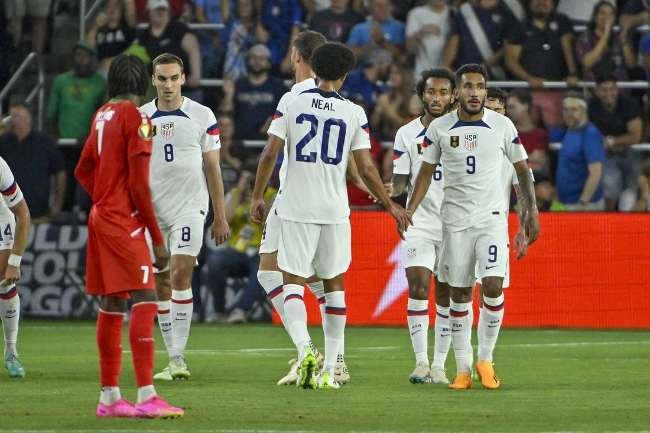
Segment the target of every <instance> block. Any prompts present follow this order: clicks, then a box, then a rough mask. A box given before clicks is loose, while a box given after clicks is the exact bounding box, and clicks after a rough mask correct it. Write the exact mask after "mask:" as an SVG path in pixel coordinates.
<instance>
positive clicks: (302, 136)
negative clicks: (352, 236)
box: [268, 88, 370, 224]
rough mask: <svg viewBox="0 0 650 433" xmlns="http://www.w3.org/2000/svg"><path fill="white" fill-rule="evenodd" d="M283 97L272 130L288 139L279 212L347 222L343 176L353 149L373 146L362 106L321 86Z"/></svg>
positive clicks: (285, 215)
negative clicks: (320, 87) (282, 102)
mask: <svg viewBox="0 0 650 433" xmlns="http://www.w3.org/2000/svg"><path fill="white" fill-rule="evenodd" d="M283 99H285V98H283ZM284 102H285V104H283V106H278V110H277V112H276V114H275V116H274V120H273V122H272V123H271V126H270V127H269V131H268V133H269V134H272V135H274V136H276V137H278V138H280V139H282V140H285V141H286V153H285V158H286V174H285V178H284V179H283V182H282V189H281V191H280V192H279V193H278V195H279V197H280V200H279V202H278V207H277V212H278V215H279V216H280V218H282V219H285V220H290V221H296V222H303V223H312V224H341V223H345V222H346V221H347V220H348V217H349V215H350V207H349V206H348V193H347V187H346V177H345V174H346V169H347V165H348V157H349V155H350V151H351V150H352V151H354V150H359V149H370V138H369V136H368V134H369V130H368V120H367V118H366V114H365V112H364V111H363V108H361V107H360V106H358V105H356V104H354V103H352V102H350V101H348V100H347V99H345V98H343V97H342V96H340V95H339V94H338V93H336V92H324V91H322V90H320V89H318V88H313V89H307V90H304V91H302V92H301V93H299V94H296V95H295V96H293V97H290V98H286V100H285V101H284Z"/></svg>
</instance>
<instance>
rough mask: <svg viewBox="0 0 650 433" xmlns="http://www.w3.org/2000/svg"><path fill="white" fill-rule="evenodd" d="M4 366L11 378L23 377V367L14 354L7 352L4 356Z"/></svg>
mask: <svg viewBox="0 0 650 433" xmlns="http://www.w3.org/2000/svg"><path fill="white" fill-rule="evenodd" d="M5 368H6V369H7V371H8V372H9V377H11V378H12V379H22V378H23V377H25V369H24V368H23V365H22V364H21V363H20V360H19V359H18V357H17V356H16V355H13V354H9V355H7V356H6V357H5Z"/></svg>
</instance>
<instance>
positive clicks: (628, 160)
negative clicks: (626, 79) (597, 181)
mask: <svg viewBox="0 0 650 433" xmlns="http://www.w3.org/2000/svg"><path fill="white" fill-rule="evenodd" d="M596 83H597V85H596V89H595V90H594V95H595V97H594V98H592V99H591V100H590V101H589V118H590V119H591V121H592V122H593V123H594V125H596V127H597V128H598V129H599V130H600V132H601V133H602V134H603V135H604V136H605V149H606V150H607V157H606V159H605V165H604V167H603V186H604V193H605V208H606V209H607V210H610V211H611V210H615V209H616V207H617V203H618V199H619V197H620V195H621V193H622V192H623V191H624V190H625V189H627V188H633V187H634V186H635V182H636V179H637V176H638V174H639V170H640V164H639V161H638V160H637V155H636V154H635V153H634V152H631V151H630V149H629V146H630V145H632V144H638V143H640V142H641V137H642V132H643V122H642V120H641V108H640V107H639V105H638V104H637V103H636V101H635V100H634V99H633V98H630V97H628V96H626V95H624V94H622V93H621V92H620V91H619V89H618V85H617V84H616V77H614V76H613V75H604V76H599V77H598V78H597V82H596ZM622 210H623V209H622Z"/></svg>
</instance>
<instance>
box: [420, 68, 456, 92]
mask: <svg viewBox="0 0 650 433" xmlns="http://www.w3.org/2000/svg"><path fill="white" fill-rule="evenodd" d="M429 78H440V79H441V80H449V84H450V85H451V90H452V91H454V90H455V89H456V80H455V79H454V73H453V72H451V70H449V69H447V68H434V69H427V70H425V71H422V73H421V74H420V79H419V80H418V82H417V83H415V92H416V93H417V95H418V96H419V97H420V98H422V95H423V94H424V88H425V87H426V85H427V80H428V79H429Z"/></svg>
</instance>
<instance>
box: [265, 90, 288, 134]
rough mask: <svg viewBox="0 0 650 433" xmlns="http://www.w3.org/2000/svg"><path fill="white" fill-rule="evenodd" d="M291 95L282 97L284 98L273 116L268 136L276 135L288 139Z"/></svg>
mask: <svg viewBox="0 0 650 433" xmlns="http://www.w3.org/2000/svg"><path fill="white" fill-rule="evenodd" d="M290 95H291V93H290V92H287V93H285V94H284V95H282V98H280V102H278V108H277V109H276V110H275V114H273V117H272V118H271V124H270V125H269V129H268V131H267V134H269V135H275V136H276V137H278V138H281V139H283V140H285V139H286V138H287V129H288V127H289V126H288V121H287V108H288V100H289V96H290Z"/></svg>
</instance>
